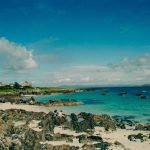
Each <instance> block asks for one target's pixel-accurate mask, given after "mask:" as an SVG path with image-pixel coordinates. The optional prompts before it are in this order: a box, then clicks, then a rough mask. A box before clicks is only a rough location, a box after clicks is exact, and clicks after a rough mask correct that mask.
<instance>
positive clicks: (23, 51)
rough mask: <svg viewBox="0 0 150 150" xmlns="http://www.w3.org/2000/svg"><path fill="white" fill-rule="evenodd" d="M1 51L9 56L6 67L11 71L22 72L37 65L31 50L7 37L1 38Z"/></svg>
mask: <svg viewBox="0 0 150 150" xmlns="http://www.w3.org/2000/svg"><path fill="white" fill-rule="evenodd" d="M0 53H1V54H2V55H6V56H7V57H6V58H7V60H6V62H7V64H5V65H6V68H5V69H7V70H9V71H13V72H16V73H21V72H24V71H27V70H30V69H33V68H35V67H36V66H37V63H36V61H35V60H34V59H33V55H32V52H31V51H29V50H27V48H26V47H24V46H21V45H18V44H17V43H14V42H11V41H9V40H7V39H6V38H0Z"/></svg>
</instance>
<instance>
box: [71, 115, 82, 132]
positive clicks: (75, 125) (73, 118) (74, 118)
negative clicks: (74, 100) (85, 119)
mask: <svg viewBox="0 0 150 150" xmlns="http://www.w3.org/2000/svg"><path fill="white" fill-rule="evenodd" d="M70 118H71V121H70V123H71V127H72V129H73V130H75V131H76V132H81V128H80V126H79V123H78V117H77V115H76V114H74V113H72V114H71V115H70Z"/></svg>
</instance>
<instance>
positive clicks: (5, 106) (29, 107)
mask: <svg viewBox="0 0 150 150" xmlns="http://www.w3.org/2000/svg"><path fill="white" fill-rule="evenodd" d="M7 109H23V110H26V111H33V112H46V113H47V112H49V111H50V109H51V110H53V109H54V108H49V107H45V106H35V105H26V104H11V103H9V102H8V103H0V110H7Z"/></svg>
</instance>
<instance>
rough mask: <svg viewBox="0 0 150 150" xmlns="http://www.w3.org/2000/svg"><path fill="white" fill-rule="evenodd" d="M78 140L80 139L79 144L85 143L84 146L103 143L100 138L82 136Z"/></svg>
mask: <svg viewBox="0 0 150 150" xmlns="http://www.w3.org/2000/svg"><path fill="white" fill-rule="evenodd" d="M77 138H78V139H79V143H84V144H86V143H92V142H102V141H103V139H102V138H101V137H99V136H87V135H80V136H78V137H77Z"/></svg>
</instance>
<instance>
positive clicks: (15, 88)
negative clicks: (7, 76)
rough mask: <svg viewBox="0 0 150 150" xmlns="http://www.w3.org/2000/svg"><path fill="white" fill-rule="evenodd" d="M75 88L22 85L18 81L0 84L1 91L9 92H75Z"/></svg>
mask: <svg viewBox="0 0 150 150" xmlns="http://www.w3.org/2000/svg"><path fill="white" fill-rule="evenodd" d="M75 90H76V89H74V88H56V87H32V86H21V85H20V84H18V83H17V82H15V83H14V85H3V86H0V92H1V93H4V92H5V93H7V92H12V93H14V92H41V93H43V92H44V93H55V92H73V91H75Z"/></svg>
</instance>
